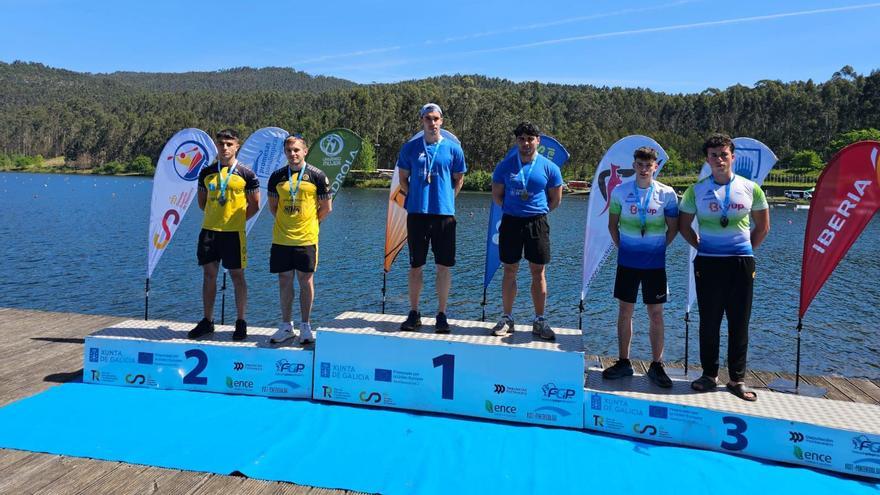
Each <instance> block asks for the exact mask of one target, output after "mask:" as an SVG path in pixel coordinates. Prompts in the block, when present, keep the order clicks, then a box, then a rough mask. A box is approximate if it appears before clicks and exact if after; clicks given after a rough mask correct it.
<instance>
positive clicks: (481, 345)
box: [83, 312, 880, 479]
mask: <svg viewBox="0 0 880 495" xmlns="http://www.w3.org/2000/svg"><path fill="white" fill-rule="evenodd" d="M403 320H404V317H403V316H395V315H379V314H370V313H354V312H347V313H343V314H341V315H339V316H338V317H337V318H336V319H334V320H332V321H330V322H327V323H326V324H325V325H321V326H319V327H318V329H317V332H316V334H317V345H316V347H315V349H314V351H313V350H312V349H304V348H301V347H298V346H293V345H282V346H273V345H270V344H269V336H270V335H271V334H272V333H273V332H274V329H269V328H251V329H250V330H249V335H248V338H247V339H246V340H245V341H242V342H233V341H232V339H231V336H232V330H233V328H232V327H230V326H222V325H220V326H218V327H217V331H216V332H215V334H214V335H212V336H210V337H208V338H205V339H202V340H195V341H194V340H188V339H186V333H187V331H188V330H189V329H190V328H192V325H191V324H187V323H175V322H167V321H138V320H128V321H125V322H122V323H120V324H118V325H115V326H112V327H109V328H105V329H103V330H100V331H98V332H96V333H94V334H92V335H89V336H88V337H86V340H85V347H84V365H83V381H84V382H86V383H93V384H100V385H112V386H125V387H145V388H155V389H181V390H193V391H202V392H216V393H226V394H247V395H261V396H268V397H283V398H300V399H310V398H313V399H315V400H318V401H323V402H330V403H334V402H335V403H345V404H357V405H363V406H369V407H385V408H394V409H407V410H414V411H428V412H438V413H448V414H456V415H463V416H472V417H478V418H485V419H489V420H495V421H512V422H519V423H529V424H535V425H550V426H557V427H565V428H576V429H584V430H593V431H599V432H603V433H609V434H614V435H621V436H626V437H630V438H633V439H637V440H647V441H654V442H663V443H669V444H673V445H681V446H687V447H696V448H702V449H708V450H716V451H720V452H727V453H733V454H739V455H746V456H751V457H756V458H760V459H769V460H774V461H779V462H785V463H789V464H797V465H801V466H807V467H813V468H818V469H824V470H830V471H836V472H840V473H845V474H849V475H857V476H862V477H866V478H873V479H880V406H877V405H872V404H859V403H851V402H840V401H834V400H828V399H817V398H812V397H801V396H797V395H789V394H780V393H776V392H769V391H764V390H761V391H759V398H758V401H757V402H745V401H743V400H741V399H738V398H736V397H734V396H733V395H732V394H730V393H728V392H727V391H725V390H724V387H723V385H721V386H719V389H718V390H716V391H713V392H707V393H695V392H693V391H692V390H691V389H690V382H689V381H686V380H679V379H673V387H672V388H671V389H661V388H658V387H656V386H654V385H652V384H651V383H650V381H649V380H648V379H647V377H645V376H641V375H636V376H633V377H628V378H623V379H619V380H603V379H602V377H601V372H600V371H598V370H593V369H590V370H589V371H588V376H587V380H586V387H585V383H584V353H583V352H582V350H581V349H582V340H581V333H580V331H578V330H570V329H556V341H554V342H547V341H543V340H539V339H538V338H537V337H535V336H533V335H532V333H531V327H530V326H528V325H520V326H517V327H516V332H515V333H513V334H508V335H507V336H505V337H495V336H493V335H491V334H490V329H491V327H492V324H491V323H484V322H476V321H464V320H450V321H449V323H450V325H451V327H452V328H451V331H452V333H451V334H447V335H441V334H435V333H433V323H434V320H433V319H432V318H423V319H422V321H423V324H424V326H423V327H422V328H421V329H420V331H417V332H401V331H399V326H400V323H401V322H403ZM313 382H314V386H313Z"/></svg>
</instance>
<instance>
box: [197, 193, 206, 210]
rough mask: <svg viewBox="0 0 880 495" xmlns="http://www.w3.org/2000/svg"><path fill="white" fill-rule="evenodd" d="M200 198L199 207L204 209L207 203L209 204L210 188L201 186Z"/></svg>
mask: <svg viewBox="0 0 880 495" xmlns="http://www.w3.org/2000/svg"><path fill="white" fill-rule="evenodd" d="M198 200H199V209H200V210H204V209H205V205H206V204H208V190H207V189H202V188H199V193H198Z"/></svg>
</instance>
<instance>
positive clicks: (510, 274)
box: [501, 263, 519, 315]
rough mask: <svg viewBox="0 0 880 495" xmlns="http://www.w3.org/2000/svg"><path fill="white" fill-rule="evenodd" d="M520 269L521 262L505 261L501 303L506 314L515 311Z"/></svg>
mask: <svg viewBox="0 0 880 495" xmlns="http://www.w3.org/2000/svg"><path fill="white" fill-rule="evenodd" d="M518 271H519V263H504V278H502V279H501V305H502V308H503V309H504V314H506V315H509V314H511V313H512V312H513V302H514V301H515V300H516V274H517V272H518Z"/></svg>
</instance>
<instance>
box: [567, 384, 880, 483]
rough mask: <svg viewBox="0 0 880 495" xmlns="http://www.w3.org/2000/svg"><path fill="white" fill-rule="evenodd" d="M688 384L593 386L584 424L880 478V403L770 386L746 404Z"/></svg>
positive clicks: (604, 429)
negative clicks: (655, 388)
mask: <svg viewBox="0 0 880 495" xmlns="http://www.w3.org/2000/svg"><path fill="white" fill-rule="evenodd" d="M591 375H592V373H591ZM590 379H591V382H595V381H596V380H593V376H591V377H590ZM644 381H645V382H646V381H647V380H644ZM687 388H689V384H688V382H686V381H676V382H675V389H673V390H672V391H671V392H665V393H661V392H657V393H646V391H645V390H646V389H647V387H641V390H639V391H633V390H632V389H630V390H626V391H614V392H610V391H605V390H603V391H594V390H587V392H586V400H585V404H584V408H585V411H584V420H585V422H584V426H585V427H586V428H587V429H589V430H597V431H604V432H608V433H614V434H618V435H624V436H628V437H633V438H640V439H645V440H652V441H658V442H666V443H672V444H677V445H683V446H688V447H699V448H704V449H709V450H716V451H720V452H728V453H735V454H741V455H746V456H750V457H756V458H760V459H768V460H773V461H779V462H785V463H790V464H799V465H803V466H809V467H813V468H818V469H825V470H830V471H838V472H841V473H846V474H850V475H858V476H864V477H869V478H880V424H878V423H880V406H875V405H871V404H857V403H851V402H838V401H833V400H828V399H816V398H810V397H799V396H794V395H788V394H778V393H774V392H767V391H759V392H758V393H759V397H758V402H753V403H747V402H745V401H743V400H741V399H738V398H736V397H734V396H732V395H731V394H729V393H727V392H726V391H716V392H710V393H704V394H696V393H693V392H688V391H687Z"/></svg>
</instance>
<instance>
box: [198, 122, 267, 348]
mask: <svg viewBox="0 0 880 495" xmlns="http://www.w3.org/2000/svg"><path fill="white" fill-rule="evenodd" d="M214 141H215V142H216V143H217V152H218V153H217V163H215V164H213V165H211V166H209V167H205V168H203V169H202V171H201V173H199V189H198V191H199V196H198V198H199V208H201V209H202V210H204V211H205V220H204V222H203V223H202V231H201V233H200V234H199V244H198V249H197V256H198V259H199V265H201V266H202V269H203V278H202V304H203V306H204V310H205V316H204V318H202V320H201V321H200V322H199V323H198V324H197V325H196V327H195V328H193V329H192V330H190V332H189V334H187V336H188V337H189V338H191V339H197V338H199V337H203V336H205V335H208V334H210V333H212V332H213V331H214V299H215V298H216V297H217V272H218V271H219V270H220V262H221V261H222V262H223V267H224V268H226V269H227V270H229V275H230V277H232V285H233V287H235V309H236V310H237V311H238V319H236V320H235V331H234V332H233V333H232V339H233V340H244V338H245V337H247V323H246V322H245V320H244V313H245V308H246V307H247V284H246V283H245V280H244V268H245V267H246V266H247V241H246V239H245V224H246V222H247V219H249V218H251V217H252V216H254V215H255V214H256V213H257V210H259V208H260V182H259V180H258V179H257V176H256V174H254V172H253V171H252V170H251V169H250V168H248V167H247V166H245V165H244V164H242V163H240V162H239V161H238V160H236V158H235V154H236V153H237V152H238V148H239V146H241V141H240V140H239V137H238V133H237V132H235V131H234V130H232V129H225V130H222V131H220V132H218V133H217V134H216V135H215V136H214Z"/></svg>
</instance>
